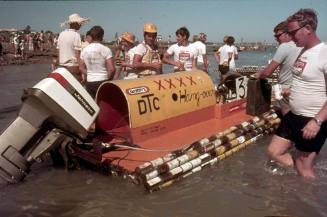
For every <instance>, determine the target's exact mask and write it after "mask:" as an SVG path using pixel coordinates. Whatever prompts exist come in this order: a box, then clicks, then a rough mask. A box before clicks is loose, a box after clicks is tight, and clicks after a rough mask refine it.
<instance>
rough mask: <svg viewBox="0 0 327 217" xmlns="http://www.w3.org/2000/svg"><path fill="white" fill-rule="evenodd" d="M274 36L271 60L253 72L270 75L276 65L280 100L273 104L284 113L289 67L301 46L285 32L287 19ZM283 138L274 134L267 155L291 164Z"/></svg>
mask: <svg viewBox="0 0 327 217" xmlns="http://www.w3.org/2000/svg"><path fill="white" fill-rule="evenodd" d="M274 36H275V39H276V40H277V42H278V43H279V46H278V48H277V50H276V53H275V55H274V57H273V58H272V60H271V62H270V63H269V64H268V65H267V66H266V67H265V68H264V69H263V70H261V71H260V72H258V73H256V74H255V77H256V78H259V79H263V78H266V77H268V76H270V75H271V74H272V73H273V72H274V71H275V70H276V69H277V67H279V68H280V73H279V76H278V83H279V84H281V86H282V92H281V94H282V95H284V96H283V98H282V99H281V100H278V101H276V103H275V106H276V107H277V108H278V109H279V110H280V111H281V113H282V115H285V114H286V113H287V112H289V110H290V106H289V97H288V95H289V88H290V86H291V83H292V72H291V68H292V66H293V63H294V62H295V59H296V58H297V57H298V55H299V54H300V51H301V48H299V47H297V46H296V45H295V43H294V42H293V41H292V37H291V36H290V35H289V34H288V32H287V21H283V22H280V23H279V24H278V25H276V26H275V28H274ZM283 140H284V138H282V137H279V136H277V135H274V136H273V137H272V140H271V142H270V144H269V145H268V148H267V153H268V155H269V157H270V158H271V159H273V160H276V161H277V162H279V163H282V164H283V165H288V166H293V160H292V158H291V156H290V153H289V152H288V150H289V149H290V148H291V146H292V144H291V143H285V142H283Z"/></svg>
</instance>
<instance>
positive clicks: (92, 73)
mask: <svg viewBox="0 0 327 217" xmlns="http://www.w3.org/2000/svg"><path fill="white" fill-rule="evenodd" d="M89 33H90V37H91V43H90V44H89V45H88V46H87V47H85V48H84V49H83V50H82V52H81V61H80V67H79V68H80V70H81V72H82V73H83V74H82V81H86V83H85V87H86V90H87V91H88V92H89V93H90V95H91V96H92V97H93V98H95V96H96V92H97V90H98V88H99V86H100V85H101V84H102V83H103V82H104V81H107V80H112V79H113V77H114V75H115V71H116V70H115V66H114V60H113V55H112V52H111V50H110V48H108V47H106V46H104V45H103V44H101V42H102V40H103V35H104V30H103V29H102V27H101V26H93V27H92V28H91V29H90V31H89Z"/></svg>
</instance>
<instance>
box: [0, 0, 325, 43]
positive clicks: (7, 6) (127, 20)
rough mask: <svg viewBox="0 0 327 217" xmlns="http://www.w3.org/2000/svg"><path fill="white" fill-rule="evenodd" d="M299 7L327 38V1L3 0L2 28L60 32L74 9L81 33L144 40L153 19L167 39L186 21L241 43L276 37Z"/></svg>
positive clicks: (214, 37)
mask: <svg viewBox="0 0 327 217" xmlns="http://www.w3.org/2000/svg"><path fill="white" fill-rule="evenodd" d="M300 8H313V9H314V10H316V11H317V13H318V29H317V33H318V35H319V37H320V38H321V40H322V41H327V23H326V22H327V0H109V1H67V0H66V1H0V28H16V29H24V28H25V27H26V26H27V25H30V26H31V28H32V29H34V30H36V31H41V30H44V31H46V30H50V31H53V32H60V31H62V30H63V29H64V28H62V27H61V26H60V23H62V22H64V21H65V20H67V19H68V16H69V15H70V14H73V13H78V14H80V15H81V16H84V17H88V18H90V19H91V21H90V22H89V23H87V24H85V25H84V26H83V27H82V28H81V30H80V33H81V34H85V32H86V31H87V30H89V29H90V28H91V27H92V26H94V25H100V26H102V27H103V28H104V30H105V39H106V40H113V39H114V35H115V33H116V32H117V33H118V34H121V33H122V32H125V31H130V32H133V33H134V34H135V35H136V36H137V38H138V39H139V40H142V38H143V36H142V34H143V33H142V27H143V24H144V23H145V22H153V23H155V24H156V25H157V27H158V33H159V34H161V35H162V36H163V39H164V40H167V39H168V35H171V36H172V39H175V32H176V30H177V29H178V28H180V27H182V26H186V27H187V28H188V29H189V31H190V34H191V36H192V35H194V34H198V33H199V32H204V33H206V34H207V35H208V41H211V42H221V41H222V40H223V37H224V36H225V35H232V36H234V37H235V39H236V42H240V41H241V40H243V41H246V42H274V37H273V32H272V30H273V28H274V27H275V25H277V24H278V23H279V22H281V21H283V20H285V19H286V18H287V17H288V16H290V15H291V14H293V13H295V12H296V11H297V10H299V9H300Z"/></svg>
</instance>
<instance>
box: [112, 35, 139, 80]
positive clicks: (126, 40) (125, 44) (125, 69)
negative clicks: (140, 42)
mask: <svg viewBox="0 0 327 217" xmlns="http://www.w3.org/2000/svg"><path fill="white" fill-rule="evenodd" d="M119 38H120V40H119V41H120V42H119V46H118V49H117V51H116V53H115V64H116V77H115V79H121V78H125V77H126V76H127V75H128V73H129V72H131V71H132V68H133V67H132V65H133V58H134V49H131V48H133V47H134V43H135V36H134V34H133V33H131V32H124V33H123V34H122V35H121V36H120V37H119ZM134 77H135V78H137V75H136V74H135V73H134Z"/></svg>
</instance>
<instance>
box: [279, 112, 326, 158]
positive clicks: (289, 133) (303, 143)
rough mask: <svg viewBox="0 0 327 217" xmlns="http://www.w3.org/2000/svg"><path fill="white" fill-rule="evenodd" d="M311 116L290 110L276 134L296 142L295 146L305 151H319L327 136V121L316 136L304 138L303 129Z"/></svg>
mask: <svg viewBox="0 0 327 217" xmlns="http://www.w3.org/2000/svg"><path fill="white" fill-rule="evenodd" d="M311 119H312V118H311V117H304V116H301V115H296V114H293V113H292V112H291V111H290V112H288V113H287V114H286V115H285V116H284V117H283V119H282V122H281V124H280V125H279V127H278V129H277V131H276V135H277V136H280V137H282V138H284V139H287V140H290V141H292V142H294V143H295V148H296V149H297V150H299V151H303V152H316V153H317V154H318V153H319V151H320V149H321V147H322V146H323V145H324V143H325V140H326V138H327V121H324V122H323V123H322V125H321V127H320V130H319V132H318V134H317V135H316V137H315V138H313V139H309V140H308V139H304V138H303V132H302V129H303V128H304V126H305V125H306V124H307V123H308V122H309V121H310V120H311Z"/></svg>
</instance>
